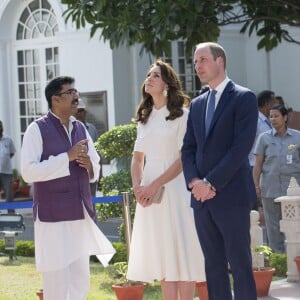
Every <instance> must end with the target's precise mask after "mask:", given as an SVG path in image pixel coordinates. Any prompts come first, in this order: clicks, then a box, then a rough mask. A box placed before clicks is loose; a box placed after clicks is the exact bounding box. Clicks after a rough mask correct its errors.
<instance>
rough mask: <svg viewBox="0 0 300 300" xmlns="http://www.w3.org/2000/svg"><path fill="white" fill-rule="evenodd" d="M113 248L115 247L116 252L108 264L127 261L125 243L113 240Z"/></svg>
mask: <svg viewBox="0 0 300 300" xmlns="http://www.w3.org/2000/svg"><path fill="white" fill-rule="evenodd" d="M113 246H114V248H115V249H116V254H115V255H114V256H113V258H112V260H111V261H110V264H114V263H117V262H121V261H127V247H126V244H125V243H121V242H114V243H113Z"/></svg>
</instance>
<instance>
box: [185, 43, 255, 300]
mask: <svg viewBox="0 0 300 300" xmlns="http://www.w3.org/2000/svg"><path fill="white" fill-rule="evenodd" d="M194 65H195V70H196V72H197V75H198V77H199V79H200V81H201V82H202V83H203V84H208V85H209V88H210V90H208V91H207V92H206V93H204V94H201V95H200V96H198V97H197V98H195V99H194V100H193V101H192V103H191V106H190V113H189V118H188V124H187V131H186V134H185V137H184V141H183V147H182V161H183V171H184V175H185V179H186V184H187V186H188V188H189V189H190V190H191V192H192V196H191V198H192V200H191V205H192V207H193V209H194V218H195V225H196V228H197V232H198V237H199V240H200V244H201V247H202V249H203V253H204V257H205V271H206V278H207V284H208V292H209V300H231V299H232V293H231V288H230V282H229V276H228V263H229V264H230V268H231V271H232V275H233V279H234V297H235V300H256V292H255V290H256V289H255V282H254V279H253V272H252V258H251V249H250V207H251V205H252V202H253V201H254V199H256V195H255V187H254V184H253V179H252V176H251V170H250V165H249V161H248V154H249V152H250V150H251V147H252V144H253V141H254V138H255V133H256V125H257V117H258V109H257V101H256V98H255V95H254V94H253V93H252V92H251V91H250V90H249V89H247V88H245V87H242V86H239V85H237V84H235V83H234V82H232V81H231V80H230V79H229V78H228V77H227V74H226V54H225V51H224V49H223V48H222V47H221V46H220V45H218V44H216V43H210V42H209V43H201V44H198V45H197V47H196V50H195V53H194ZM212 93H214V94H215V96H214V97H213V96H212ZM213 98H214V99H213ZM212 99H213V100H212ZM209 101H215V104H214V107H213V108H214V111H213V116H212V120H211V122H210V125H205V123H206V118H207V117H209V116H208V115H209V114H210V112H207V105H208V106H209V103H208V102H209ZM209 110H210V108H209ZM205 127H207V128H205Z"/></svg>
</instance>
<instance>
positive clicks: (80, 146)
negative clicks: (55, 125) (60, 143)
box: [67, 139, 88, 161]
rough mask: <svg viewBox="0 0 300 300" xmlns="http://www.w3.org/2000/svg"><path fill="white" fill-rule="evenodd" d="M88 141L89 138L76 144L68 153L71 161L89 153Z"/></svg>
mask: <svg viewBox="0 0 300 300" xmlns="http://www.w3.org/2000/svg"><path fill="white" fill-rule="evenodd" d="M87 143H88V139H85V140H81V141H79V142H78V143H77V144H75V145H74V146H73V147H72V148H71V149H70V150H69V151H68V152H67V153H68V156H69V161H73V160H78V159H79V158H80V157H82V156H83V155H84V154H85V155H86V153H87V146H86V145H87Z"/></svg>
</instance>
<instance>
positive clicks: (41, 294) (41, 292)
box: [36, 290, 44, 300]
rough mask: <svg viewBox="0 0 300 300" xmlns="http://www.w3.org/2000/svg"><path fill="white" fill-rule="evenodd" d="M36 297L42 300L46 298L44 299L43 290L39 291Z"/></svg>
mask: <svg viewBox="0 0 300 300" xmlns="http://www.w3.org/2000/svg"><path fill="white" fill-rule="evenodd" d="M36 295H37V296H38V297H39V299H40V300H43V299H44V297H43V295H44V293H43V290H39V291H37V292H36Z"/></svg>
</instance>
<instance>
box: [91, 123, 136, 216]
mask: <svg viewBox="0 0 300 300" xmlns="http://www.w3.org/2000/svg"><path fill="white" fill-rule="evenodd" d="M136 130H137V126H136V124H127V125H118V126H115V127H113V128H112V129H110V130H109V131H107V132H105V133H104V134H102V135H101V136H100V137H99V139H98V140H97V141H96V143H95V147H96V149H97V151H98V152H100V153H101V155H102V156H103V157H104V158H105V159H108V160H115V162H117V170H118V171H117V172H116V173H114V174H111V175H109V176H105V177H102V178H101V188H102V193H103V195H104V196H114V195H120V194H121V193H122V192H129V193H130V195H131V199H133V201H132V202H133V203H132V205H131V215H132V216H133V214H134V207H135V199H134V197H133V192H132V184H131V175H130V164H131V158H132V152H133V147H134V142H135V139H136ZM96 212H97V216H98V218H99V220H106V219H107V218H122V217H123V210H122V205H120V203H108V204H107V203H98V204H97V205H96Z"/></svg>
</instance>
